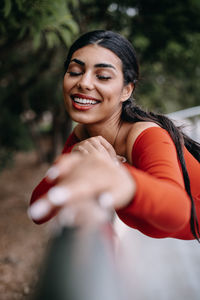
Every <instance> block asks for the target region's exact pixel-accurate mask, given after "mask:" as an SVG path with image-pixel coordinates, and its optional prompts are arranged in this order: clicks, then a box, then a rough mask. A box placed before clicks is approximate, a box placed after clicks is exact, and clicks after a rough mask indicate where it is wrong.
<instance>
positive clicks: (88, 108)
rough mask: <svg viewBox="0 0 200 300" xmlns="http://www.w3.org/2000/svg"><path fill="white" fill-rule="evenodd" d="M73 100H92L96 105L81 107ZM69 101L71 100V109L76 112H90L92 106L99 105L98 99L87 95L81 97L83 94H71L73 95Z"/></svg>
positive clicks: (88, 104)
mask: <svg viewBox="0 0 200 300" xmlns="http://www.w3.org/2000/svg"><path fill="white" fill-rule="evenodd" d="M74 98H81V99H87V100H93V101H97V102H98V103H96V104H90V103H87V104H84V105H83V104H82V105H81V104H79V103H77V102H75V101H74ZM71 99H72V105H73V107H74V108H75V109H76V110H79V111H86V110H90V109H92V108H94V106H96V105H97V104H99V103H100V102H101V100H99V99H96V98H94V97H91V96H89V95H83V94H73V95H71Z"/></svg>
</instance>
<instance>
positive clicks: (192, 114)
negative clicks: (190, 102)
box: [167, 106, 200, 142]
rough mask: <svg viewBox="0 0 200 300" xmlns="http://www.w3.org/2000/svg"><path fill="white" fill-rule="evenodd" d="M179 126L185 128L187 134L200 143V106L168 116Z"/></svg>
mask: <svg viewBox="0 0 200 300" xmlns="http://www.w3.org/2000/svg"><path fill="white" fill-rule="evenodd" d="M167 116H168V117H169V118H170V119H172V120H175V122H177V123H178V124H181V125H183V126H185V132H186V133H187V134H188V135H189V136H190V137H191V138H193V139H194V140H196V141H198V142H200V106H194V107H191V108H187V109H183V110H179V111H176V112H173V113H169V114H168V115H167Z"/></svg>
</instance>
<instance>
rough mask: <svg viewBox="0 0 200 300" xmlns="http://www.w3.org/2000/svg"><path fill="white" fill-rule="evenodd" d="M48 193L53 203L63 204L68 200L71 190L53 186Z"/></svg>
mask: <svg viewBox="0 0 200 300" xmlns="http://www.w3.org/2000/svg"><path fill="white" fill-rule="evenodd" d="M47 195H48V199H49V201H50V202H51V203H52V204H54V205H56V206H61V205H63V204H65V203H66V202H67V200H68V198H69V195H70V192H69V190H68V188H66V187H53V188H51V189H50V190H49V191H48V193H47Z"/></svg>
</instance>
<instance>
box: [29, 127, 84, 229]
mask: <svg viewBox="0 0 200 300" xmlns="http://www.w3.org/2000/svg"><path fill="white" fill-rule="evenodd" d="M78 141H79V140H78V138H77V137H76V135H75V134H74V132H72V133H71V135H70V136H69V137H68V139H67V141H66V143H65V145H64V148H63V151H62V154H65V153H66V154H67V153H70V152H71V150H72V148H73V146H74V145H75V144H76V143H77V142H78ZM52 186H53V184H52V183H50V182H49V181H47V180H46V178H43V179H42V181H41V182H40V183H39V184H38V185H37V186H36V188H35V189H34V191H33V193H32V195H31V200H30V204H32V203H33V202H35V201H36V200H37V199H39V198H41V197H42V195H44V194H46V193H47V192H48V190H49V189H50V188H51V187H52ZM55 213H56V211H54V212H53V213H52V214H51V215H49V216H48V217H47V218H45V219H43V220H41V221H40V222H38V223H40V224H41V223H44V222H46V221H48V220H49V219H51V218H52V217H53V216H54V215H55Z"/></svg>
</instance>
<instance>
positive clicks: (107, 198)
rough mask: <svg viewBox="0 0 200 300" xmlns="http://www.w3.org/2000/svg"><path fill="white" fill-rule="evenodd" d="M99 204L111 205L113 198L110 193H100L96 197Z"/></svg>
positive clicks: (107, 206)
mask: <svg viewBox="0 0 200 300" xmlns="http://www.w3.org/2000/svg"><path fill="white" fill-rule="evenodd" d="M98 201H99V204H100V206H102V207H105V208H109V207H112V206H113V203H114V199H113V196H112V194H111V193H109V192H105V193H102V194H101V195H100V196H99V198H98Z"/></svg>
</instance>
